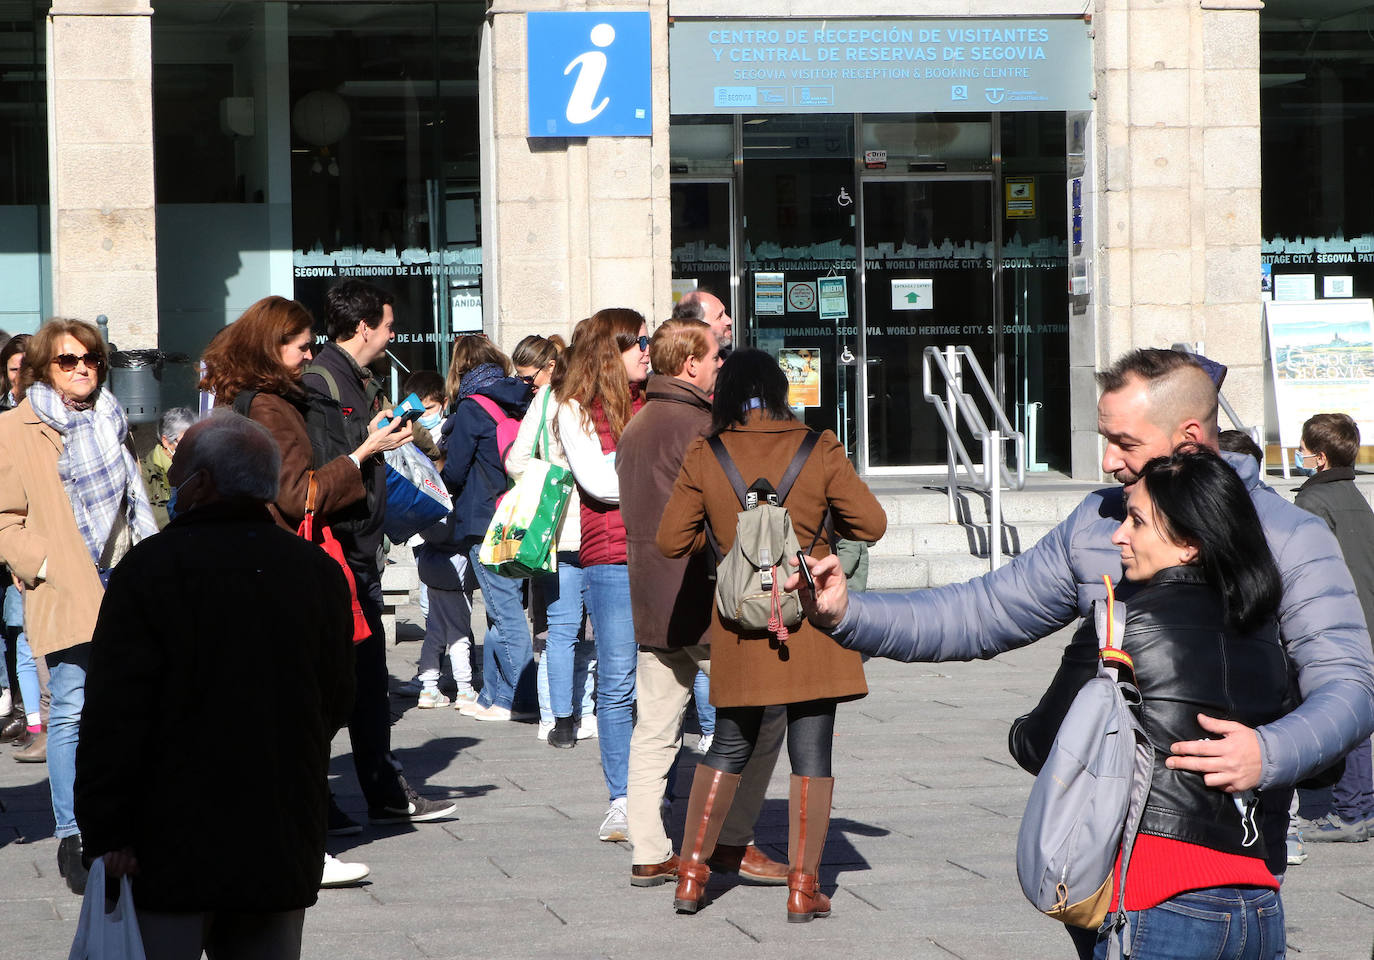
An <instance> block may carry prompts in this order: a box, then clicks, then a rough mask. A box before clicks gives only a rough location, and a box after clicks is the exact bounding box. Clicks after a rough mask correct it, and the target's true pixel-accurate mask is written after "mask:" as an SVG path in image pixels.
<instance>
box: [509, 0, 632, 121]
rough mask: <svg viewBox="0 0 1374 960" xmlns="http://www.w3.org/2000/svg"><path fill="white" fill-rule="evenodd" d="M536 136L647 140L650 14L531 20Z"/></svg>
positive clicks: (534, 16) (528, 42)
mask: <svg viewBox="0 0 1374 960" xmlns="http://www.w3.org/2000/svg"><path fill="white" fill-rule="evenodd" d="M525 30H526V38H525V53H526V57H527V63H526V67H527V73H528V77H529V135H530V136H531V137H648V136H651V135H652V134H653V132H654V131H653V70H652V57H651V51H650V44H649V36H650V34H649V14H648V11H642V12H641V11H634V12H615V13H612V12H601V11H598V12H594V13H586V12H581V11H577V12H558V13H527V14H525Z"/></svg>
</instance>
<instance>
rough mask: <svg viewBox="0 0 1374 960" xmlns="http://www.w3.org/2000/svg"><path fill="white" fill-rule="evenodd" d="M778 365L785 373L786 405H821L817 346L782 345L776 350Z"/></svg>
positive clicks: (819, 352)
mask: <svg viewBox="0 0 1374 960" xmlns="http://www.w3.org/2000/svg"><path fill="white" fill-rule="evenodd" d="M778 366H780V367H782V372H783V373H785V374H787V405H788V406H789V407H793V408H798V407H819V406H820V405H821V351H820V348H819V347H784V348H783V349H782V350H779V351H778Z"/></svg>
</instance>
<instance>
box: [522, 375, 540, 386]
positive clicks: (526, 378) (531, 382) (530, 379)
mask: <svg viewBox="0 0 1374 960" xmlns="http://www.w3.org/2000/svg"><path fill="white" fill-rule="evenodd" d="M537 376H538V374H537V373H531V374H529V375H527V376H521V377H520V379H521V380H523V381H525V382H526V383H528V384H529V385H530V386H534V378H535V377H537Z"/></svg>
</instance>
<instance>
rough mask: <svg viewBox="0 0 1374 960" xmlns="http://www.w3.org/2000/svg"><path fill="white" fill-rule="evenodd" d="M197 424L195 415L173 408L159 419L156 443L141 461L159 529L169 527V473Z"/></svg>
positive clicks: (184, 408)
mask: <svg viewBox="0 0 1374 960" xmlns="http://www.w3.org/2000/svg"><path fill="white" fill-rule="evenodd" d="M195 422H196V415H195V414H194V413H192V412H191V410H190V409H188V408H186V407H170V408H169V409H167V410H166V411H164V412H163V414H162V416H161V417H159V418H158V427H157V443H155V444H153V449H151V450H149V451H148V452H147V453H146V454H144V456H143V459H142V460H141V461H139V467H140V469H142V471H143V485H144V486H145V487H147V488H148V500H149V502H151V503H152V505H153V518H154V519H155V520H157V528H158V529H159V530H161V529H162V528H163V527H165V526H167V521H168V520H169V519H170V518H169V517H168V515H167V504H168V501H170V500H171V498H172V485H171V483H169V482H168V480H167V471H168V470H170V469H171V467H172V457H174V456H175V455H176V452H177V444H178V443H180V442H181V435H182V434H183V433H185V432H186V431H187V430H188V429H190V428H191V426H192V425H193V424H194V423H195Z"/></svg>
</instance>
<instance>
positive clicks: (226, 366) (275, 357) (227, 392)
mask: <svg viewBox="0 0 1374 960" xmlns="http://www.w3.org/2000/svg"><path fill="white" fill-rule="evenodd" d="M314 324H315V318H314V317H313V316H312V315H311V313H310V311H309V310H308V309H306V307H305V306H304V305H303V304H301V303H298V302H297V301H295V300H287V299H286V298H285V297H263V298H262V299H261V300H259V301H258V302H257V303H255V304H253V305H252V306H251V307H249V308H248V309H247V310H245V311H243V315H242V316H241V317H239V318H238V319H237V320H235V321H234V322H233V323H231V324H229V326H227V327H225V328H224V329H223V330H221V331H220V332H219V333H217V334H215V338H214V339H213V340H211V341H210V345H209V346H208V347H206V348H205V356H203V357H202V358H201V359H202V360H203V361H204V362H205V376H204V377H203V378H202V379H201V381H200V388H201V389H202V390H211V391H213V392H214V394H215V399H216V400H217V401H218V402H220V403H233V402H234V398H235V397H237V396H238V395H239V394H240V393H241V392H243V391H244V390H257V391H259V392H260V393H273V394H277V395H278V396H285V397H289V396H292V395H295V394H299V393H300V392H301V385H300V378H299V375H298V374H297V372H296V371H295V370H292V369H290V368H289V367H287V366H286V365H285V364H284V363H282V362H281V348H282V347H283V346H285V345H286V344H288V343H290V342H291V341H292V340H294V339H295V338H296V337H299V336H300V335H301V334H302V333H304V332H306V331H307V330H309V329H311V327H313V326H314Z"/></svg>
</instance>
